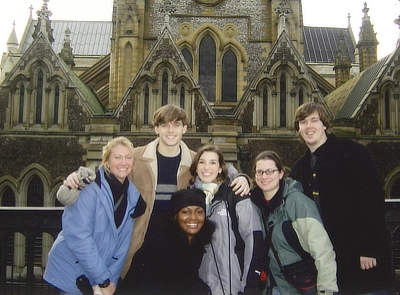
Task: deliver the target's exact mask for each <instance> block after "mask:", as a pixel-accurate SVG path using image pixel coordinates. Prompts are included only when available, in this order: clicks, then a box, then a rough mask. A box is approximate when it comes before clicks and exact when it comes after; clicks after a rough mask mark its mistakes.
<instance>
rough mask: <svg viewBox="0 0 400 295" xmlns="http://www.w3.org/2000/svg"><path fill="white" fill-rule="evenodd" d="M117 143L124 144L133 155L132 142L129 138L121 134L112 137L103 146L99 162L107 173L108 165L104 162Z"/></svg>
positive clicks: (108, 171)
mask: <svg viewBox="0 0 400 295" xmlns="http://www.w3.org/2000/svg"><path fill="white" fill-rule="evenodd" d="M118 145H122V146H126V147H127V148H129V149H130V150H131V152H132V156H133V143H132V142H131V141H130V140H129V139H127V138H126V137H123V136H120V137H116V138H114V139H113V140H111V141H110V142H109V143H108V144H107V145H106V146H104V147H103V156H102V159H101V163H102V165H103V167H104V170H105V171H106V172H107V173H110V167H108V166H107V165H106V163H107V162H108V160H109V159H110V154H111V152H112V150H113V149H114V148H115V147H116V146H118Z"/></svg>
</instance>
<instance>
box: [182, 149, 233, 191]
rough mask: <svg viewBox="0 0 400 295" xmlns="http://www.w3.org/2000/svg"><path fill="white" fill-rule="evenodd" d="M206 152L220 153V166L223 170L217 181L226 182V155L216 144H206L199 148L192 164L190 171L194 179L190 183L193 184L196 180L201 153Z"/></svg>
mask: <svg viewBox="0 0 400 295" xmlns="http://www.w3.org/2000/svg"><path fill="white" fill-rule="evenodd" d="M204 152H214V153H216V154H217V155H218V161H219V166H220V167H221V169H222V172H221V173H219V174H218V176H217V181H218V182H224V181H225V180H226V178H227V177H228V167H227V165H226V163H225V160H224V155H223V154H222V151H221V149H220V148H219V147H217V146H215V145H204V146H202V147H201V148H199V150H198V151H197V154H196V156H194V159H193V161H192V165H191V166H190V169H189V171H190V174H192V179H191V180H190V183H191V184H193V183H194V181H195V180H196V177H197V171H196V170H197V165H198V164H199V160H200V157H201V155H203V154H204Z"/></svg>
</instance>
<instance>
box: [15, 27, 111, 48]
mask: <svg viewBox="0 0 400 295" xmlns="http://www.w3.org/2000/svg"><path fill="white" fill-rule="evenodd" d="M37 22H38V21H37V20H32V22H30V23H28V26H27V28H26V30H27V31H26V32H25V34H24V37H23V40H21V43H20V44H21V45H20V46H21V53H24V52H25V51H26V50H27V49H28V47H29V46H30V44H32V43H33V37H32V34H33V32H34V31H35V25H36V24H37ZM51 27H52V28H53V37H54V39H55V41H54V43H53V44H52V48H53V50H54V51H55V52H56V53H57V54H58V53H60V52H61V49H62V48H63V43H64V39H65V30H66V29H67V28H69V29H70V31H71V47H72V50H73V54H74V55H75V56H76V55H86V56H93V55H94V56H105V55H107V54H109V53H110V51H111V34H112V22H110V21H64V20H52V21H51ZM24 38H25V39H24Z"/></svg>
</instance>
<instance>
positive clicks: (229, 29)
mask: <svg viewBox="0 0 400 295" xmlns="http://www.w3.org/2000/svg"><path fill="white" fill-rule="evenodd" d="M237 33H238V29H237V27H236V26H235V25H234V24H227V25H226V26H225V27H224V34H225V35H226V36H228V37H235V36H236V35H237Z"/></svg>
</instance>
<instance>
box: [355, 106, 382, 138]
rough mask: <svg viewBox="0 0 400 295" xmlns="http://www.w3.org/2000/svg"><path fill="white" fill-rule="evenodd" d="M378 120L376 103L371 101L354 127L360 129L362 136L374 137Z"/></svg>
mask: <svg viewBox="0 0 400 295" xmlns="http://www.w3.org/2000/svg"><path fill="white" fill-rule="evenodd" d="M377 118H378V102H377V100H376V99H372V101H371V103H369V104H368V105H366V108H365V109H364V111H363V113H362V114H361V116H360V119H359V120H358V121H357V123H356V127H357V128H360V130H361V134H362V135H375V134H376V129H377V128H378V126H377V121H378V120H377Z"/></svg>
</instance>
